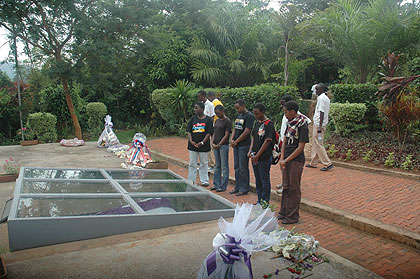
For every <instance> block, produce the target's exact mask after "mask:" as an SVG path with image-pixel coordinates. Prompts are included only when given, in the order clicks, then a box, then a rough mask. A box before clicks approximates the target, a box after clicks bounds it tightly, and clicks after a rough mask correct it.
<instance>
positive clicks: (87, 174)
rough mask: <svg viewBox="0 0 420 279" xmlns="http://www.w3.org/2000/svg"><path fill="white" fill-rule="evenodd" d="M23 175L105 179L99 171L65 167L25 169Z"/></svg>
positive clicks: (30, 176) (29, 176)
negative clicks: (57, 168) (56, 168)
mask: <svg viewBox="0 0 420 279" xmlns="http://www.w3.org/2000/svg"><path fill="white" fill-rule="evenodd" d="M23 176H24V177H28V178H62V179H105V178H104V176H103V175H102V174H101V172H100V171H92V170H65V169H64V170H48V169H25V172H24V175H23Z"/></svg>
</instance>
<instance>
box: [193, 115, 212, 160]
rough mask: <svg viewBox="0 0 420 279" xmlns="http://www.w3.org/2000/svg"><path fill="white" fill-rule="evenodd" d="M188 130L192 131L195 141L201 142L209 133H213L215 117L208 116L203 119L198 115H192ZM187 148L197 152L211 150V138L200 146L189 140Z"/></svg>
mask: <svg viewBox="0 0 420 279" xmlns="http://www.w3.org/2000/svg"><path fill="white" fill-rule="evenodd" d="M187 132H189V133H191V138H192V141H193V142H196V143H199V142H201V141H203V139H204V138H205V136H206V135H207V134H210V135H212V134H213V119H212V118H211V117H208V116H206V117H204V118H203V119H199V118H198V117H197V115H194V116H193V117H191V119H190V121H188V125H187ZM187 149H188V150H191V151H196V152H209V151H210V139H209V140H208V141H206V142H205V143H204V145H203V146H200V147H199V148H196V147H194V145H192V144H191V143H190V141H188V148H187Z"/></svg>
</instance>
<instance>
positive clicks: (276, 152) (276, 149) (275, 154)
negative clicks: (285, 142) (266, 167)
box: [264, 119, 281, 165]
mask: <svg viewBox="0 0 420 279" xmlns="http://www.w3.org/2000/svg"><path fill="white" fill-rule="evenodd" d="M270 121H271V120H270V119H267V120H266V121H265V122H264V126H267V125H268V123H270ZM273 126H274V123H273ZM280 151H281V145H280V137H279V133H278V132H277V131H276V129H274V135H273V149H272V151H271V164H272V165H276V164H277V163H278V162H279V161H280Z"/></svg>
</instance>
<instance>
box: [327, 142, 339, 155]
mask: <svg viewBox="0 0 420 279" xmlns="http://www.w3.org/2000/svg"><path fill="white" fill-rule="evenodd" d="M337 151H338V150H337V149H335V144H331V145H329V146H328V151H327V153H328V157H330V158H334V157H335V154H336V153H337Z"/></svg>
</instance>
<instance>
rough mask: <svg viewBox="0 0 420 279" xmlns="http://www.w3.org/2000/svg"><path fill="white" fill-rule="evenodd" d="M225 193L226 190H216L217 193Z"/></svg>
mask: <svg viewBox="0 0 420 279" xmlns="http://www.w3.org/2000/svg"><path fill="white" fill-rule="evenodd" d="M224 191H226V190H223V189H217V190H216V192H224Z"/></svg>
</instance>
